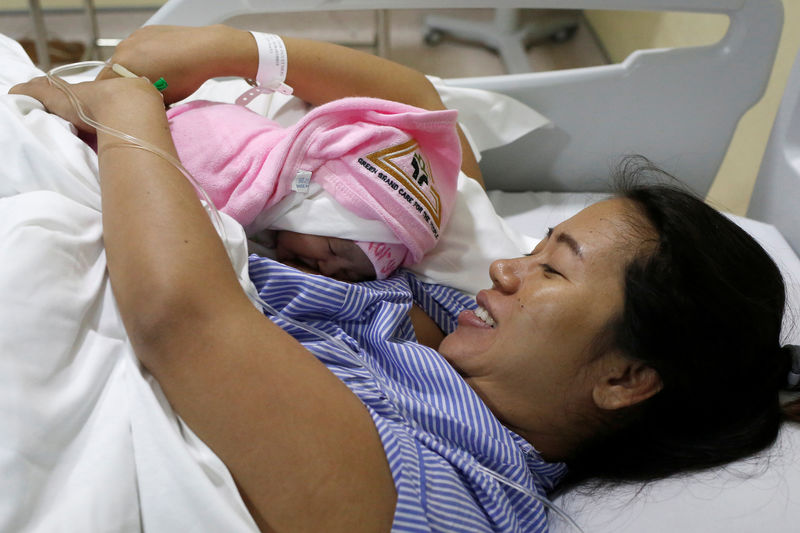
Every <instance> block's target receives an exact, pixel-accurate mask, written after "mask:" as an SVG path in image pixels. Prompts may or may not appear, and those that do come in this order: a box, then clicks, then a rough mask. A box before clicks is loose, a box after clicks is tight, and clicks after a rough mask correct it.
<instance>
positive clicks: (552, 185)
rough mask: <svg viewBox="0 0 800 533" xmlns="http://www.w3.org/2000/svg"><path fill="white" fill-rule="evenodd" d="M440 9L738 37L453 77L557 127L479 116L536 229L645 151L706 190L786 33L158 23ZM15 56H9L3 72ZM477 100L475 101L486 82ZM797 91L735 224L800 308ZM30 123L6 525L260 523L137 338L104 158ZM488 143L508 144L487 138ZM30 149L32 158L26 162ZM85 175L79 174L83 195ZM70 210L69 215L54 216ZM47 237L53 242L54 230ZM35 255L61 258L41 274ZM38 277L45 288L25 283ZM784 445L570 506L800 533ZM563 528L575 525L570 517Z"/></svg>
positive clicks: (13, 277) (214, 16)
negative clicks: (119, 276)
mask: <svg viewBox="0 0 800 533" xmlns="http://www.w3.org/2000/svg"><path fill="white" fill-rule="evenodd" d="M395 4H397V5H395ZM434 7H446V8H452V7H493V8H494V7H509V8H518V7H536V8H567V9H646V10H676V11H697V12H711V13H721V14H726V15H728V16H729V17H730V26H729V28H728V31H727V33H726V35H725V37H724V38H723V39H722V40H721V41H720V42H718V43H716V44H713V45H709V46H703V47H694V48H684V49H675V50H642V51H638V52H636V53H634V54H632V55H631V56H630V57H628V58H627V59H626V60H625V61H624V62H623V63H621V64H617V65H608V66H602V67H591V68H584V69H573V70H565V71H559V72H544V73H530V74H515V75H508V76H494V77H483V78H462V79H452V80H446V81H445V83H446V84H447V85H448V86H449V87H451V88H454V89H456V90H457V89H479V90H481V91H487V92H485V93H479V94H482V95H483V96H482V98H485V95H487V94H488V95H492V94H499V95H507V96H510V97H513V98H514V99H516V100H518V101H520V102H522V103H524V104H525V105H527V106H529V107H531V108H533V109H535V110H536V111H538V112H539V113H541V114H543V115H544V116H546V117H547V118H548V119H549V120H550V121H551V123H552V124H551V126H550V127H542V128H537V129H535V130H533V131H531V132H529V133H527V134H525V135H523V136H522V137H520V138H516V137H517V136H518V135H517V134H509V135H508V136H506V135H505V133H504V132H503V131H501V130H503V129H504V128H509V129H513V128H515V127H519V125H518V124H513V120H511V119H509V118H508V117H505V119H506V120H507V122H502V121H501V123H500V124H491V122H492V120H491V119H492V116H491V113H489V115H488V118H487V117H481V116H476V117H469V116H467V115H468V113H465V114H464V115H465V116H464V120H465V121H467V122H468V129H469V130H470V131H471V133H472V136H473V137H474V138H477V139H478V140H477V141H476V146H477V148H478V149H479V150H480V151H481V156H482V159H481V167H482V170H483V173H484V176H485V179H486V183H487V187H488V188H489V189H491V192H490V197H491V199H492V201H493V202H494V204H495V207H496V209H497V211H498V212H499V213H500V214H501V215H502V216H503V217H504V218H505V219H506V220H507V222H509V223H510V224H511V225H512V226H515V227H517V228H519V229H520V230H521V231H523V232H531V233H534V234H538V233H539V232H540V231H541V229H542V228H545V227H547V226H549V225H553V224H554V223H557V222H559V221H560V220H562V219H563V218H566V217H567V216H569V215H570V214H572V213H574V212H575V211H577V210H578V209H580V208H582V207H583V206H584V205H585V204H586V203H588V202H589V201H591V199H592V198H595V197H597V195H598V194H603V193H604V192H606V191H607V190H608V188H609V181H608V179H607V178H606V176H607V175H608V171H609V169H610V168H611V167H613V166H614V164H615V163H616V161H618V159H619V158H620V157H621V156H623V155H626V154H643V155H645V156H647V157H649V158H650V159H651V160H653V161H655V162H656V163H658V164H660V165H662V166H663V167H664V168H665V169H666V170H668V171H670V172H672V173H673V174H675V175H677V176H680V177H681V179H682V180H684V181H685V182H686V183H687V184H688V185H689V186H690V187H691V188H693V189H694V190H695V191H696V192H697V193H699V194H701V195H704V194H706V193H707V192H708V189H709V187H710V186H711V182H712V180H713V178H714V176H715V175H716V172H717V170H718V168H719V166H720V163H721V161H722V158H723V156H724V154H725V151H726V148H727V146H728V143H729V142H730V139H731V137H732V135H733V131H734V128H735V127H736V124H737V123H738V121H739V119H740V118H741V116H742V115H743V114H744V112H745V111H746V110H747V109H748V108H749V107H750V106H752V105H753V104H754V103H755V102H756V101H758V99H759V98H760V97H761V95H762V94H763V92H764V88H765V86H766V83H767V79H768V77H769V74H770V71H771V66H772V63H773V61H774V56H775V51H776V47H777V43H778V39H779V36H780V32H781V25H782V7H781V4H780V2H779V0H536V1H528V2H522V1H516V2H514V1H499V0H494V1H488V0H485V1H480V0H472V1H466V0H461V1H457V0H451V1H446V0H425V1H418V0H404V1H403V2H396V3H395V2H392V1H388V0H385V1H384V0H371V1H359V0H337V1H330V0H293V1H291V2H282V1H277V0H274V1H269V0H231V1H228V2H212V1H205V0H195V1H193V0H170V1H168V2H167V3H166V4H165V6H164V7H163V8H162V9H160V10H159V11H158V12H157V13H156V14H155V15H154V16H153V17H152V18H151V19H150V21H149V23H151V24H155V23H164V24H166V23H170V24H184V25H203V24H209V23H215V22H221V21H224V20H227V19H228V18H230V17H232V16H235V15H242V14H247V13H254V12H285V11H292V12H298V11H311V10H345V9H404V8H434ZM420 38H422V36H420ZM9 46H10V45H9ZM0 51H2V47H0ZM12 52H13V51H12ZM12 55H13V54H12ZM9 57H10V55H9V54H6V55H0V66H1V67H7V63H8V62H9V61H11V59H9ZM18 68H19V69H21V70H22V71H25V69H26V68H28V67H22V66H20V67H18ZM31 68H32V67H31ZM0 71H3V68H0ZM5 72H8V70H7V69H6V70H5ZM27 72H28V71H25V72H20V73H19V75H20V76H23V75H25V74H26V73H27ZM30 72H31V73H32V72H33V71H30ZM443 92H447V90H446V89H443ZM456 92H457V91H456ZM461 94H462V97H463V98H467V99H468V98H469V95H470V94H471V93H470V92H469V91H466V92H463V93H461ZM472 94H476V93H472ZM798 94H800V60H798V63H797V64H795V66H794V69H793V72H792V76H791V79H790V82H789V87H788V88H787V91H786V96H785V98H784V102H783V105H782V107H781V110H780V113H779V115H778V118H777V120H776V123H775V128H774V131H773V134H772V137H771V139H770V142H769V147H768V149H767V152H766V154H765V158H764V163H763V165H762V168H761V172H760V175H759V177H758V181H757V184H756V189H755V191H754V195H753V200H752V202H751V207H750V211H749V213H748V214H749V215H750V216H751V217H752V218H751V219H744V218H742V217H733V218H734V220H735V221H736V222H737V223H739V224H741V225H742V226H743V227H744V228H745V229H747V230H748V231H749V232H750V233H751V234H753V235H754V236H755V237H756V238H757V239H758V240H759V241H760V242H761V243H762V244H763V245H764V246H765V248H766V249H767V250H768V251H769V252H770V253H771V254H772V255H773V257H774V258H775V259H776V261H777V262H778V263H779V265H780V266H781V268H782V270H783V272H784V274H785V275H786V277H787V282H788V287H789V290H790V304H789V311H790V313H789V315H790V316H792V315H793V316H794V317H796V316H797V310H798V302H800V299H798V293H799V292H800V289H798V283H797V282H798V280H800V259H798V254H800V214H798V210H797V209H796V208H795V206H796V205H797V204H798V202H800V162H799V161H800V158H799V156H798V155H797V150H798V142H800V140H799V139H800V97H798ZM465 95H466V96H465ZM498 98H499V97H498ZM483 101H484V103H485V102H486V100H485V99H484V100H483ZM462 105H464V104H463V100H462ZM469 107H470V106H469V105H464V110H465V111H466V110H468V108H469ZM3 109H4V108H0V111H2V110H3ZM487 113H488V111H487ZM478 114H479V115H480V113H478ZM26 117H28V118H26V119H25V120H21V121H20V122H21V124H22V126H20V127H21V128H23V129H24V128H27V130H25V131H23V132H20V130H16V131H13V132H7V131H4V130H5V129H7V128H5V127H3V128H0V142H2V143H3V145H4V146H9V147H10V148H9V152H8V153H9V156H8V159H9V161H6V162H5V163H6V165H5V166H6V169H4V170H3V172H4V174H2V178H3V179H0V193H2V194H0V196H2V197H3V198H2V200H0V283H2V284H3V286H2V287H0V295H2V298H3V299H4V300H5V301H4V302H3V305H1V306H0V328H2V329H0V333H1V334H0V353H2V354H3V356H4V357H3V359H2V361H0V365H3V366H2V368H0V438H2V439H3V442H2V443H0V476H1V477H2V479H4V482H3V483H2V484H0V530H3V531H6V530H8V531H16V530H22V529H25V530H31V531H52V530H70V531H74V530H80V531H106V530H125V531H128V530H137V529H139V528H144V529H149V530H153V531H173V530H187V529H191V530H195V531H243V532H246V531H254V529H253V528H254V526H253V524H252V521H251V520H250V519H249V518H248V516H247V513H246V510H245V509H244V507H243V505H242V504H241V501H240V500H239V498H238V496H237V494H236V490H235V486H234V485H233V483H232V480H231V479H230V476H229V475H228V473H227V471H226V469H225V468H224V466H223V465H222V464H221V463H220V462H219V460H217V459H216V457H215V456H214V455H213V454H212V453H211V452H210V451H209V450H208V449H207V448H206V447H205V446H204V445H203V444H202V442H200V441H199V440H198V439H196V437H194V435H193V434H192V432H191V430H190V429H189V428H187V427H186V426H184V425H182V424H181V422H180V421H179V420H178V419H177V418H176V417H175V416H174V415H173V414H172V412H171V410H170V409H169V406H168V404H167V402H166V400H165V399H164V397H163V395H162V394H161V392H160V389H159V388H158V386H157V384H155V383H154V382H153V381H152V380H151V379H150V378H148V377H147V375H146V374H145V373H143V372H142V371H141V368H140V367H139V365H138V363H137V362H136V360H135V357H134V356H133V355H132V351H131V350H130V346H129V344H128V343H127V341H126V338H125V335H124V331H123V330H122V328H121V324H120V323H119V321H118V316H117V315H116V313H115V310H114V307H113V302H112V298H111V294H110V291H109V290H108V286H107V279H106V278H105V274H104V258H103V253H102V246H101V243H100V237H101V233H100V225H99V220H98V212H99V204H98V199H99V190H98V189H97V185H96V183H93V182H92V180H91V179H88V178H86V176H91V173H92V172H93V171H95V170H96V162H95V161H93V160H92V159H91V157H90V156H88V155H83V156H81V157H77V158H75V157H70V158H69V161H68V165H66V170H65V169H64V168H63V167H64V165H63V164H61V165H60V166H58V162H59V160H58V157H59V154H66V153H68V152H70V151H72V150H74V147H73V146H71V145H69V142H70V141H68V140H65V139H64V137H63V136H61V134H60V133H59V132H58V131H57V128H55V127H50V126H47V127H45V126H42V125H41V124H39V122H38V121H39V120H40V119H39V118H36V117H35V116H34V114H33V113H30V114H29V115H26ZM15 120H16V119H15ZM0 124H5V122H4V121H3V120H0ZM482 126H486V127H488V128H490V129H491V128H494V130H493V132H492V133H491V135H488V136H487V135H483V132H482V131H480V128H481V127H482ZM62 129H63V128H62ZM29 132H30V133H29ZM62 133H63V132H62ZM26 136H28V137H26ZM32 136H35V137H36V139H38V140H42V139H45V140H46V142H47V143H48V150H49V152H50V153H49V154H42V155H41V157H38V158H33V157H32V156H31V155H30V154H29V155H28V156H27V157H26V156H24V153H26V152H27V151H28V150H29V148H26V146H29V145H30V143H33V142H34V137H32ZM486 137H492V138H494V139H495V141H494V142H489V141H486V142H483V141H481V140H480V139H482V138H486ZM26 139H28V141H26ZM496 139H505V140H506V141H509V142H506V143H503V142H497V140H496ZM511 139H514V140H511ZM26 142H28V144H25V143H26ZM15 143H16V146H18V147H19V150H18V151H19V152H21V153H23V155H21V156H18V155H15V154H17V151H16V149H15V148H14V146H15ZM498 144H499V146H498ZM34 155H35V154H34ZM18 159H19V160H18ZM51 159H52V161H51ZM23 163H24V164H28V165H30V164H34V163H35V164H37V165H39V166H40V167H41V175H42V176H49V177H48V178H42V180H43V181H44V182H45V183H39V184H36V185H32V186H29V185H27V183H26V182H24V180H23V178H21V177H19V176H16V175H12V174H10V173H9V171H8V170H7V169H8V168H13V167H14V166H15V164H23ZM48 172H49V173H50V174H47V173H48ZM65 172H66V174H64V173H65ZM59 173H61V174H59ZM62 174H63V176H62ZM60 176H62V177H60ZM62 178H63V179H62ZM9 180H10V181H11V182H12V185H9V184H8V182H9ZM67 180H73V181H75V184H74V185H70V186H69V187H67V186H65V185H64V182H65V181H67ZM14 187H16V189H14ZM26 187H27V188H26ZM12 189H14V190H13V191H12ZM11 192H14V193H15V194H16V196H12V195H11ZM22 193H24V194H22ZM58 195H61V196H63V197H64V198H61V197H57V196H58ZM54 206H55V208H54ZM59 211H63V212H65V213H67V214H69V218H68V219H61V218H58V217H56V218H55V219H54V218H52V217H54V216H55V215H53V213H54V212H59ZM31 213H36V215H35V216H32V215H31ZM43 220H44V221H46V223H45V222H42V221H43ZM45 232H46V233H47V235H46V236H47V238H48V239H50V240H47V241H42V240H41V239H42V236H43V235H44V233H45ZM230 233H231V236H230V237H229V238H230V239H232V240H234V241H235V240H236V239H237V238H238V237H237V235H236V234H235V232H233V231H231V232H230ZM29 242H35V243H36V244H35V245H30V244H26V243H29ZM228 244H229V245H230V246H233V245H236V244H237V243H235V242H234V243H232V244H231V243H228ZM238 244H239V245H240V244H241V243H238ZM43 248H44V249H43ZM12 252H13V253H14V254H17V255H15V256H14V261H11V262H9V261H8V260H7V259H8V257H10V256H7V255H5V254H10V253H12ZM20 254H21V255H20ZM240 259H241V258H240ZM45 263H46V265H45ZM31 264H35V265H43V266H41V267H40V268H37V269H35V270H33V271H32V270H31V269H30V268H29V266H28V265H31ZM235 266H236V267H237V268H239V269H242V268H245V267H244V266H243V264H242V263H239V264H237V265H235ZM44 268H55V269H57V271H58V272H59V273H60V275H61V276H62V278H64V277H65V276H67V274H65V272H66V273H71V272H73V271H88V272H89V274H86V275H81V276H67V277H66V278H64V279H65V280H66V281H65V282H63V283H62V284H60V285H66V287H62V286H52V287H51V286H46V287H45V288H43V287H42V283H43V281H42V279H44V278H42V279H40V278H39V276H40V274H39V270H40V269H44ZM81 269H82V270H81ZM20 287H22V288H23V289H24V288H25V287H27V288H28V289H27V291H28V292H24V291H23V292H22V293H21V294H19V292H20V290H21V289H20ZM67 289H69V290H67ZM62 292H63V293H64V294H62ZM75 294H77V295H78V296H77V297H76V296H75ZM9 295H11V296H9ZM26 314H30V315H31V316H46V320H44V321H39V322H38V327H31V330H30V331H29V330H26V329H25V328H24V327H15V329H14V330H13V331H12V329H11V328H12V327H11V326H9V324H19V318H20V316H25V315H26ZM76 316H77V319H76V318H75V317H76ZM76 320H77V321H78V322H79V326H76V324H75V323H74V322H75V321H76ZM788 326H789V324H787V329H786V332H785V336H786V339H785V340H786V341H792V342H794V343H796V344H798V343H800V334H799V333H800V332H799V331H798V330H797V329H794V330H792V329H791V328H789V327H788ZM39 328H41V329H39ZM42 331H46V332H47V335H48V336H49V337H47V338H44V337H43V335H42ZM76 335H78V337H79V341H76V340H74V339H75V338H76V337H75V336H76ZM50 337H52V338H50ZM9 339H13V342H12V341H10V340H9ZM64 339H73V341H72V342H73V347H72V348H71V350H72V351H70V352H69V353H65V352H64V350H63V348H62V347H61V346H62V344H63V341H64ZM23 347H24V349H23ZM12 353H14V354H24V355H25V356H26V358H27V359H26V360H28V361H32V362H31V364H30V365H28V366H24V367H21V366H20V364H19V363H13V362H10V361H9V359H11V358H9V357H5V356H6V355H7V354H12ZM43 365H44V366H43ZM78 369H79V370H80V372H78ZM12 378H13V379H12ZM731 393H732V394H735V391H731ZM765 457H766V458H761V459H756V460H750V461H742V462H740V463H737V464H735V465H732V466H730V467H727V468H723V469H715V470H712V471H709V472H705V473H702V474H698V475H693V476H685V477H681V478H678V479H670V480H666V481H662V482H657V483H652V484H650V485H648V486H647V487H645V488H644V489H643V490H642V489H641V487H640V486H638V485H637V486H621V487H617V488H615V489H614V490H609V491H604V493H603V494H584V493H581V492H580V491H574V492H571V493H568V494H566V495H563V496H561V497H559V498H558V499H557V500H556V502H555V503H556V504H557V505H558V506H559V507H560V508H562V509H563V510H564V511H565V512H566V513H567V514H569V515H570V516H571V517H572V518H573V519H574V520H575V521H576V522H577V523H578V524H579V525H580V526H581V527H582V528H583V530H584V531H586V532H587V533H594V532H606V531H607V532H612V531H613V532H639V531H648V532H673V531H705V532H722V531H726V532H730V531H742V532H744V531H757V530H758V531H770V532H790V531H796V530H797V528H798V524H800V430H798V429H797V428H787V429H786V430H785V431H784V432H783V433H782V435H781V437H780V439H779V442H778V443H777V444H776V445H775V446H774V447H773V449H771V450H770V451H769V454H768V455H767V456H765ZM551 529H552V531H555V532H557V533H561V532H567V531H572V529H571V527H570V526H569V524H567V523H566V522H563V521H560V520H558V519H557V518H556V517H553V523H552V527H551Z"/></svg>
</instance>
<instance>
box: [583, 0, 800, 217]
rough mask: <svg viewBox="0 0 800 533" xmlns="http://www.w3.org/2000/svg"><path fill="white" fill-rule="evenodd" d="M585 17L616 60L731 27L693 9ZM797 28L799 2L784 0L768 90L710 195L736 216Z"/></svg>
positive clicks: (744, 123) (799, 41)
mask: <svg viewBox="0 0 800 533" xmlns="http://www.w3.org/2000/svg"><path fill="white" fill-rule="evenodd" d="M586 16H587V19H588V20H589V23H590V24H591V25H592V27H593V29H594V30H595V32H596V33H597V36H598V38H599V39H600V41H601V42H602V44H603V46H604V47H605V49H606V51H607V52H608V55H609V58H610V59H611V60H612V61H614V62H619V61H622V60H623V59H625V58H626V57H627V56H628V55H629V54H630V53H631V52H633V51H634V50H636V49H640V48H664V47H674V46H695V45H702V44H710V43H714V42H717V41H718V40H719V39H720V38H722V36H723V35H724V34H725V31H726V29H727V26H728V18H727V17H725V16H719V15H698V14H693V13H652V12H618V11H587V13H586ZM798 27H800V2H798V1H797V0H784V23H783V33H782V35H781V40H780V44H779V48H778V54H777V57H776V59H775V66H774V68H773V71H772V75H771V76H770V80H769V85H768V86H767V90H766V93H765V94H764V97H763V98H762V99H761V101H760V102H758V103H757V104H756V105H755V106H754V107H753V108H751V109H750V110H749V111H748V112H747V113H746V114H745V115H744V117H742V120H741V121H740V122H739V125H738V127H737V128H736V132H735V134H734V137H733V140H732V141H731V145H730V147H729V148H728V153H727V154H726V156H725V159H724V161H723V162H722V166H721V167H720V170H719V173H718V174H717V177H716V180H715V181H714V185H713V186H712V187H711V191H710V192H709V195H708V200H709V202H710V203H712V204H713V205H715V206H716V207H718V208H721V209H725V210H727V211H731V212H733V213H736V214H744V213H745V212H746V211H747V205H748V203H749V202H750V195H751V194H752V192H753V184H754V183H755V179H756V176H757V175H758V168H759V166H760V164H761V158H762V157H763V155H764V149H765V148H766V145H767V140H768V139H769V134H770V131H771V129H772V123H773V122H774V120H775V114H776V113H777V110H778V106H779V105H780V101H781V97H782V95H783V89H784V87H785V86H786V80H787V79H788V77H789V71H790V70H791V67H792V63H793V61H794V58H795V55H796V54H797V53H798V48H800V31H797V28H798Z"/></svg>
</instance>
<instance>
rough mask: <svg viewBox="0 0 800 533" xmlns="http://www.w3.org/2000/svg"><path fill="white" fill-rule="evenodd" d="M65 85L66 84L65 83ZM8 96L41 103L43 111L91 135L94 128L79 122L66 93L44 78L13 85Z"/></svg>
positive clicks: (79, 119)
mask: <svg viewBox="0 0 800 533" xmlns="http://www.w3.org/2000/svg"><path fill="white" fill-rule="evenodd" d="M65 83H66V82H65ZM8 93H9V94H24V95H26V96H30V97H31V98H35V99H36V100H39V102H41V103H42V105H43V106H44V108H45V110H46V111H47V112H49V113H53V114H54V115H58V116H60V117H61V118H63V119H64V120H67V121H69V122H71V123H72V124H73V125H75V127H76V128H78V129H79V130H81V131H85V132H88V133H93V132H94V128H93V127H92V126H90V125H88V124H86V123H85V122H84V121H83V120H81V118H80V116H79V114H78V110H77V109H76V108H75V106H74V105H73V104H72V102H71V101H70V99H69V97H68V96H67V93H65V92H64V91H63V90H62V89H60V88H59V87H57V86H55V85H53V83H51V82H50V80H48V79H47V78H46V77H45V76H41V77H38V78H33V79H32V80H30V81H27V82H25V83H20V84H18V85H15V86H13V87H12V88H11V90H9V91H8Z"/></svg>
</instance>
